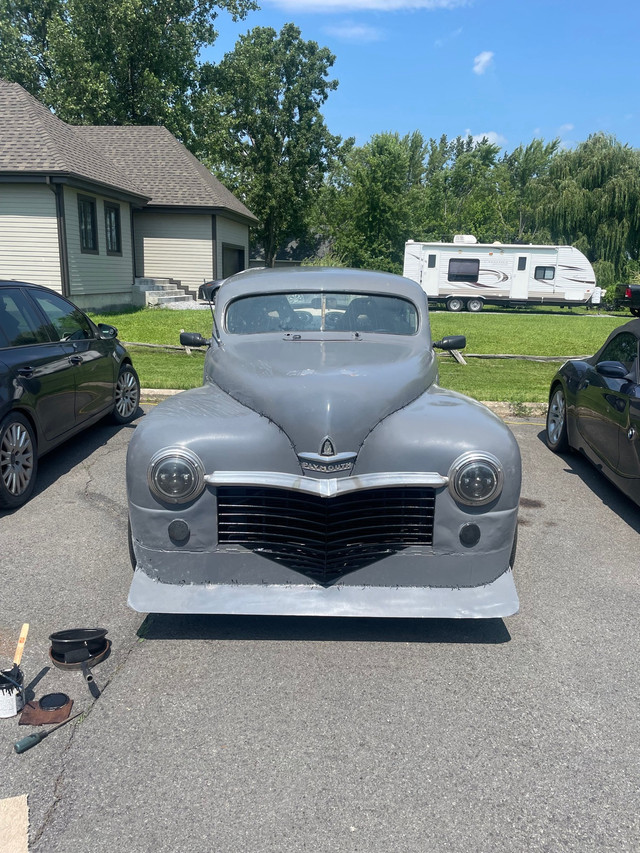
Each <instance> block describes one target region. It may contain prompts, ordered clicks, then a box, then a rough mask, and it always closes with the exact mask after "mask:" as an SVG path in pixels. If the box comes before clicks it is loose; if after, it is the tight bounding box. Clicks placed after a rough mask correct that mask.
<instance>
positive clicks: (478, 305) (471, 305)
mask: <svg viewBox="0 0 640 853" xmlns="http://www.w3.org/2000/svg"><path fill="white" fill-rule="evenodd" d="M483 308H484V302H483V301H482V299H467V311H471V313H472V314H478V313H479V312H480V311H482V309H483Z"/></svg>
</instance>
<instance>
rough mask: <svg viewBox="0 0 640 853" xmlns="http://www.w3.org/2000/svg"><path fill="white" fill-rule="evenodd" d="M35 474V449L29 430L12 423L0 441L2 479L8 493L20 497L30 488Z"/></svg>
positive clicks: (0, 475) (0, 474) (0, 471)
mask: <svg viewBox="0 0 640 853" xmlns="http://www.w3.org/2000/svg"><path fill="white" fill-rule="evenodd" d="M33 473H34V448H33V442H32V440H31V436H30V435H29V432H28V430H27V429H26V428H25V427H24V426H23V424H22V423H20V422H19V421H11V422H9V424H8V425H7V427H6V429H5V431H4V433H3V434H2V437H1V439H0V477H1V478H2V483H3V485H4V487H5V489H6V490H7V492H8V493H9V494H10V495H11V496H12V497H16V498H17V497H19V496H20V495H22V494H24V492H26V490H27V489H28V488H29V485H30V483H31V480H32V477H33Z"/></svg>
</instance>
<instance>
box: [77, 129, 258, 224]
mask: <svg viewBox="0 0 640 853" xmlns="http://www.w3.org/2000/svg"><path fill="white" fill-rule="evenodd" d="M76 130H77V131H78V132H79V134H80V135H81V137H82V138H83V139H86V140H87V141H88V142H90V143H91V144H92V146H93V147H94V148H95V149H96V150H98V151H101V152H103V153H104V155H105V156H106V157H108V158H109V159H110V160H111V162H113V163H115V165H116V166H117V167H118V170H119V171H121V172H122V174H123V175H126V176H127V177H128V178H129V179H130V180H132V181H133V180H135V182H136V183H137V184H138V186H140V187H141V188H142V190H143V191H144V192H145V193H146V195H148V196H151V201H150V203H149V206H162V207H164V206H172V207H175V206H179V207H209V208H211V207H213V208H224V209H225V210H229V211H231V212H233V213H235V214H237V215H238V216H241V217H243V218H246V219H249V220H251V221H252V222H257V221H258V220H257V219H256V217H255V216H254V215H253V214H252V213H251V211H250V210H248V209H247V208H246V207H245V206H244V204H243V203H242V202H241V201H240V200H239V199H237V198H236V197H235V196H234V195H233V193H231V192H229V190H228V189H227V188H226V187H225V186H223V185H222V184H221V183H220V181H219V180H218V179H217V178H215V177H214V176H213V175H212V174H211V172H209V170H208V169H207V168H206V167H205V166H204V165H203V164H202V163H201V162H200V161H199V160H197V159H196V158H195V157H194V156H193V154H191V152H190V151H188V150H187V149H186V148H185V147H184V145H182V143H180V142H178V140H177V139H176V138H175V136H173V134H171V133H170V132H169V131H168V130H167V129H166V128H165V127H161V126H124V127H113V126H109V127H78V128H76Z"/></svg>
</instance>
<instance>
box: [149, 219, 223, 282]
mask: <svg viewBox="0 0 640 853" xmlns="http://www.w3.org/2000/svg"><path fill="white" fill-rule="evenodd" d="M134 222H135V231H136V266H137V274H138V275H140V276H142V275H143V276H144V277H145V278H174V279H177V280H178V281H180V282H182V284H184V285H186V286H188V287H192V288H195V287H198V286H199V285H201V284H202V282H203V281H208V280H210V279H211V278H213V250H212V239H213V238H212V219H211V215H210V214H193V213H152V212H151V211H140V212H137V213H136V214H135V217H134Z"/></svg>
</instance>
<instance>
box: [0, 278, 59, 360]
mask: <svg viewBox="0 0 640 853" xmlns="http://www.w3.org/2000/svg"><path fill="white" fill-rule="evenodd" d="M0 330H1V331H2V335H0V345H2V346H10V347H22V346H28V345H29V344H43V343H49V342H50V341H51V338H50V337H49V334H48V331H47V326H46V325H45V324H44V323H42V321H41V320H40V319H39V318H38V316H37V314H36V312H35V311H34V309H33V307H32V306H31V304H30V303H29V301H28V300H27V299H26V298H25V296H24V294H23V293H22V291H20V290H4V289H3V290H2V291H0ZM5 339H6V343H5Z"/></svg>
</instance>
